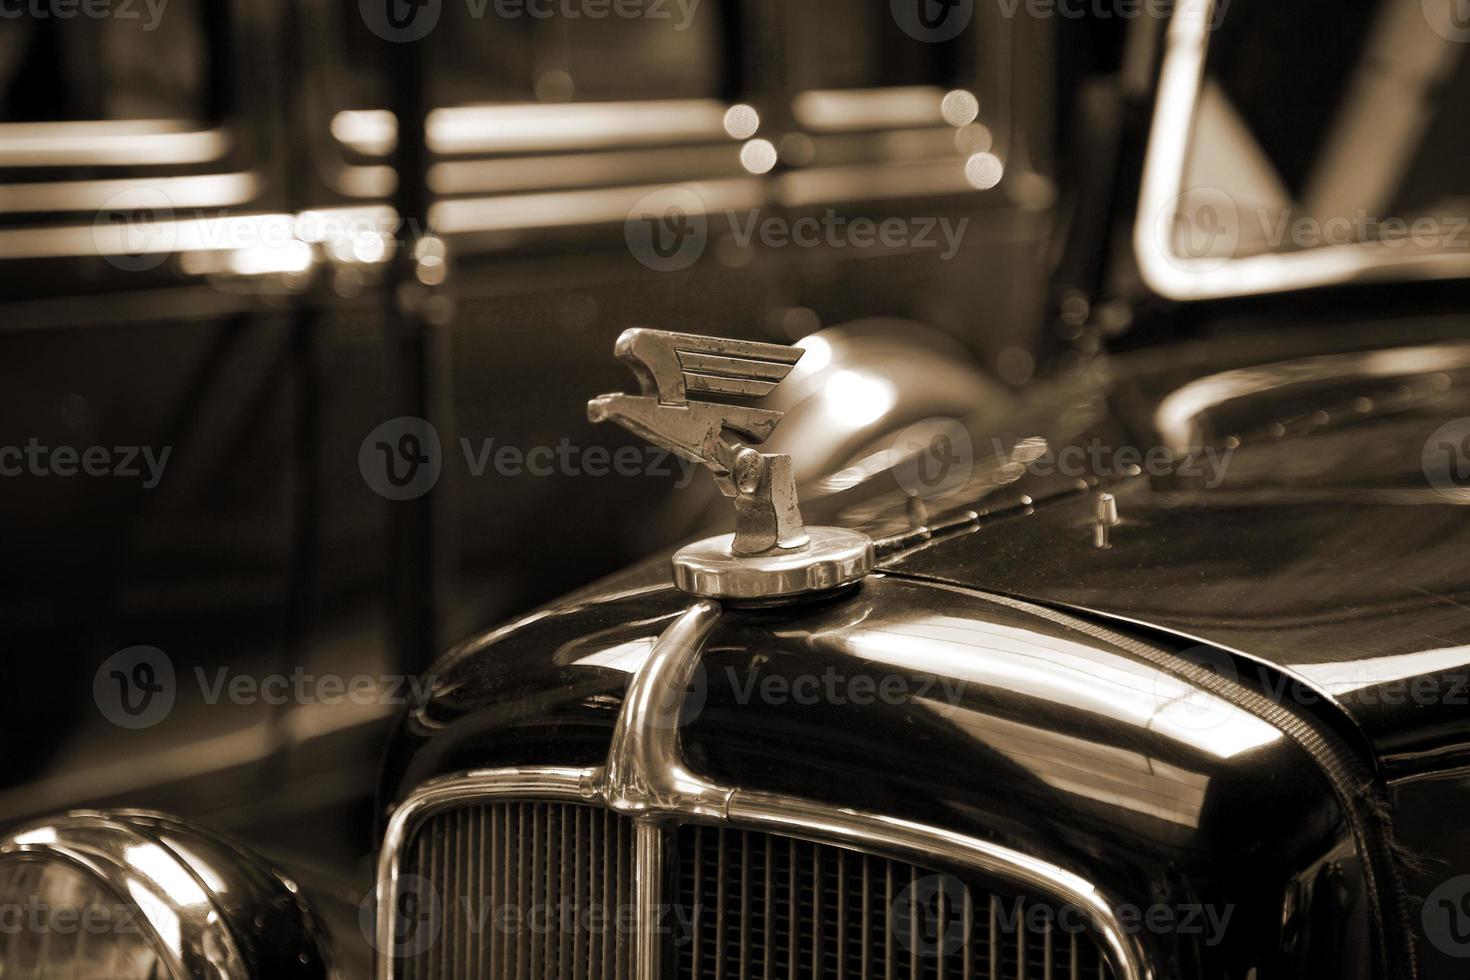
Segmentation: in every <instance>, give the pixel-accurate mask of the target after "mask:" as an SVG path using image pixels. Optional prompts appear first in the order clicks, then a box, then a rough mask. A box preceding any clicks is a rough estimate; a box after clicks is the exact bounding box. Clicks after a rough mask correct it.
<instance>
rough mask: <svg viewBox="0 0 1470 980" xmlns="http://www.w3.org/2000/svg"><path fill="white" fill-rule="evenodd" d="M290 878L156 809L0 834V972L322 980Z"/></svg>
mask: <svg viewBox="0 0 1470 980" xmlns="http://www.w3.org/2000/svg"><path fill="white" fill-rule="evenodd" d="M329 959H330V957H329V954H328V952H327V949H326V946H325V940H324V938H323V937H321V936H319V935H316V930H315V928H314V918H313V916H312V914H311V912H310V910H309V909H308V908H307V906H306V904H305V902H304V901H303V899H302V898H301V896H300V895H299V894H298V893H297V890H296V887H295V885H294V884H292V883H291V882H290V881H289V880H287V879H285V878H284V877H282V876H280V875H279V874H277V873H275V872H274V871H272V870H271V869H270V868H269V867H268V866H266V865H264V864H262V863H261V862H259V861H258V860H257V859H255V858H253V857H252V856H251V855H249V854H248V853H247V852H245V851H244V850H243V849H242V848H240V847H239V846H238V845H235V844H233V843H231V842H229V841H227V840H226V839H224V838H222V837H217V836H214V835H211V834H206V833H203V832H201V831H197V830H194V829H191V828H189V827H186V826H185V825H184V824H182V823H179V822H178V821H176V820H173V819H171V818H169V817H165V816H163V815H161V814H155V813H143V812H139V811H122V812H115V813H93V812H80V813H71V814H67V815H66V816H64V817H60V818H57V819H55V820H48V821H44V822H40V823H35V824H31V825H30V826H27V827H24V828H22V829H20V830H18V831H16V832H14V833H12V834H10V835H9V836H7V837H5V838H3V839H0V978H10V977H34V976H43V977H49V976H67V977H76V978H78V980H196V978H200V980H202V978H210V980H250V978H259V977H270V978H271V980H275V978H277V977H281V978H293V980H296V978H299V980H322V978H325V977H328V976H330V975H331V972H330V965H329Z"/></svg>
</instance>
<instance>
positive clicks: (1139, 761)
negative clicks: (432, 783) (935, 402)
mask: <svg viewBox="0 0 1470 980" xmlns="http://www.w3.org/2000/svg"><path fill="white" fill-rule="evenodd" d="M689 604H690V599H689V598H688V597H687V596H683V595H681V594H679V593H677V592H675V591H674V590H672V589H670V588H668V587H666V586H662V585H652V586H643V587H640V588H633V589H626V590H624V591H623V592H621V593H619V592H610V593H606V594H604V595H603V596H601V597H590V598H586V599H584V600H578V601H577V602H575V603H572V604H568V605H564V606H561V607H557V608H553V609H549V610H547V611H544V612H543V613H538V614H535V615H533V616H531V617H528V618H527V619H526V620H523V621H522V622H520V623H517V624H512V625H511V626H509V627H507V628H505V629H503V630H501V631H497V633H495V634H491V635H490V636H487V637H485V638H482V639H479V640H476V641H472V642H471V643H469V644H466V645H464V646H463V647H461V648H459V649H457V650H456V651H454V652H452V653H451V654H449V655H448V656H446V657H445V658H444V659H443V660H442V661H441V662H440V664H439V665H438V666H437V667H436V668H435V670H434V673H433V694H432V695H431V697H430V698H429V699H428V700H427V701H426V702H425V703H424V704H422V705H420V706H419V707H418V708H416V709H415V710H414V711H412V712H410V713H409V714H408V716H407V717H406V718H405V721H404V726H403V728H402V730H401V732H400V733H399V735H398V737H397V738H396V739H395V740H394V742H393V745H392V747H391V749H390V753H389V762H388V767H387V773H386V786H387V787H388V794H389V801H388V802H389V803H390V804H391V803H392V802H393V801H396V800H401V799H403V798H404V797H405V796H406V794H407V793H408V792H409V791H410V790H411V789H412V788H413V787H415V786H418V785H420V784H422V783H423V782H425V781H426V780H428V779H432V778H434V777H436V776H441V775H447V774H451V773H455V772H462V771H465V770H467V769H471V768H485V767H498V766H509V765H566V766H580V767H585V766H595V765H599V764H601V762H602V760H603V758H604V757H605V754H606V751H607V748H608V743H609V740H610V738H611V735H612V731H613V725H614V722H615V720H616V718H617V714H618V710H619V708H620V707H621V702H622V696H623V690H624V687H625V684H626V682H627V680H628V678H629V677H631V676H632V673H631V672H632V671H636V670H637V668H638V666H639V665H640V664H641V663H642V660H643V659H644V658H645V657H646V656H647V654H648V651H649V650H650V649H651V648H652V645H653V642H654V640H655V639H656V637H657V636H658V635H659V634H660V633H661V632H662V631H663V629H665V628H667V627H668V626H669V624H670V623H671V622H672V621H673V619H674V618H675V617H676V616H677V615H678V614H679V613H680V612H682V611H683V610H684V609H686V608H688V606H689ZM701 668H702V669H701V670H700V671H699V672H697V674H696V679H695V681H694V682H693V683H692V684H691V686H690V688H689V690H688V692H687V693H686V697H685V701H684V709H683V710H684V714H683V715H682V716H681V731H680V741H681V746H682V753H683V757H684V759H685V762H686V763H687V764H688V765H689V766H690V767H691V768H692V769H693V770H694V771H696V772H698V773H700V774H701V775H702V776H705V777H707V778H710V779H713V780H715V781H716V782H717V783H719V784H722V785H731V786H738V787H741V788H742V789H750V790H755V791H770V792H775V793H780V794H785V795H793V796H798V797H801V798H804V799H808V800H813V801H815V802H817V803H819V804H829V805H831V806H834V807H854V806H856V807H860V808H861V809H863V810H865V811H868V812H874V813H882V814H884V815H886V816H892V817H896V818H902V819H908V820H912V821H915V822H919V823H923V824H926V825H929V826H935V827H939V828H942V829H945V830H950V831H955V832H961V833H964V834H968V835H971V836H975V837H979V838H983V839H985V840H990V841H994V842H996V843H999V844H1002V845H1004V846H1007V847H1010V848H1013V849H1015V850H1019V851H1022V852H1023V853H1029V854H1035V855H1038V856H1043V857H1044V858H1045V859H1046V860H1048V861H1052V862H1055V863H1057V864H1060V865H1061V866H1062V867H1064V868H1066V869H1069V870H1072V871H1074V872H1076V873H1077V874H1080V875H1083V876H1084V877H1086V878H1087V879H1088V880H1090V881H1093V882H1094V883H1096V884H1097V885H1098V886H1099V888H1100V889H1101V890H1102V891H1103V893H1104V894H1106V895H1108V896H1109V897H1110V898H1111V899H1112V901H1114V902H1115V903H1116V904H1117V905H1118V906H1120V907H1126V908H1129V909H1137V910H1140V913H1141V912H1142V911H1143V910H1147V909H1149V908H1151V907H1155V906H1161V907H1165V908H1167V909H1169V910H1170V912H1168V913H1163V912H1160V913H1158V914H1159V915H1164V914H1169V915H1174V916H1176V917H1177V916H1183V915H1189V916H1191V924H1190V926H1189V927H1188V928H1184V927H1183V926H1182V923H1181V922H1180V921H1179V920H1178V919H1177V918H1176V919H1175V920H1174V921H1173V923H1172V925H1171V926H1170V927H1169V928H1167V929H1158V930H1150V929H1148V928H1146V927H1141V928H1140V932H1139V935H1138V939H1139V942H1140V944H1141V945H1142V946H1143V947H1144V948H1145V950H1146V952H1147V955H1148V957H1149V959H1150V961H1151V962H1153V963H1155V964H1157V965H1159V967H1160V968H1161V975H1200V976H1226V975H1231V976H1241V975H1246V973H1247V972H1248V971H1249V970H1251V969H1252V968H1254V969H1257V970H1258V971H1261V975H1263V976H1269V975H1295V976H1333V977H1354V976H1366V975H1368V971H1369V970H1370V969H1371V963H1372V962H1373V956H1371V955H1370V954H1369V952H1368V949H1367V944H1368V942H1369V937H1370V936H1371V935H1372V934H1373V930H1372V928H1371V927H1370V925H1369V923H1370V921H1371V918H1372V916H1373V912H1372V903H1371V901H1370V899H1369V897H1368V891H1367V886H1366V884H1365V879H1364V874H1363V866H1362V863H1361V861H1360V858H1359V852H1358V849H1357V846H1356V843H1355V841H1354V838H1353V836H1352V833H1351V830H1350V826H1349V823H1348V820H1347V817H1346V812H1345V809H1344V804H1343V802H1342V800H1341V799H1340V798H1339V796H1338V795H1337V794H1336V793H1335V792H1334V789H1333V786H1332V784H1331V782H1330V781H1329V780H1328V779H1327V777H1326V776H1325V775H1324V773H1323V771H1322V769H1321V768H1320V767H1319V764H1318V762H1317V760H1316V759H1314V757H1313V756H1312V755H1311V754H1309V753H1308V752H1307V751H1305V750H1304V749H1303V748H1302V747H1301V746H1300V745H1299V744H1297V743H1296V742H1294V741H1293V740H1292V739H1291V738H1289V737H1288V736H1287V735H1286V734H1285V733H1284V732H1283V731H1282V730H1281V729H1279V728H1278V727H1276V726H1274V725H1273V724H1272V723H1270V722H1268V721H1266V720H1264V719H1262V718H1260V717H1257V716H1255V715H1253V714H1250V713H1249V712H1247V711H1245V710H1243V709H1241V708H1239V707H1238V706H1236V705H1233V704H1231V703H1229V702H1228V701H1226V700H1224V699H1222V698H1220V697H1218V696H1216V695H1214V694H1211V693H1209V692H1207V691H1203V690H1200V689H1198V688H1196V687H1195V686H1194V685H1192V684H1190V683H1189V682H1188V681H1187V680H1186V679H1184V678H1183V677H1182V676H1181V675H1178V674H1176V673H1174V672H1173V671H1172V670H1171V669H1169V668H1168V667H1165V666H1160V665H1159V664H1157V663H1153V662H1150V661H1149V660H1147V659H1145V658H1143V657H1141V656H1140V655H1139V654H1138V653H1137V652H1136V651H1133V650H1130V649H1128V648H1127V647H1126V646H1124V645H1120V644H1119V643H1117V642H1113V641H1110V640H1109V639H1107V638H1106V636H1105V635H1102V634H1093V633H1089V632H1086V631H1084V630H1082V629H1080V628H1078V627H1077V626H1074V625H1069V624H1068V623H1066V622H1062V621H1058V620H1057V619H1056V618H1055V617H1048V616H1047V615H1044V610H1040V609H1038V608H1036V607H1022V606H1019V605H1017V604H1010V605H1007V604H1005V603H1002V602H997V601H993V600H991V599H988V598H986V597H984V596H980V595H978V594H976V593H974V592H972V591H970V590H967V589H963V588H954V587H949V586H943V585H937V584H933V583H924V582H914V581H909V580H906V579H903V578H899V577H891V576H886V575H883V574H877V575H874V576H872V577H870V578H869V579H868V580H867V581H866V582H865V583H863V584H862V586H860V587H859V588H858V589H856V590H854V591H852V592H849V593H847V594H845V595H843V596H840V597H838V598H834V599H832V600H830V601H827V602H820V603H811V604H806V605H801V606H796V607H790V608H785V609H770V610H738V609H726V610H724V611H723V612H722V613H721V616H720V620H719V622H718V623H717V624H716V626H715V627H714V629H713V631H712V632H711V633H710V635H709V637H708V639H707V641H706V643H705V645H704V648H703V653H702V656H701ZM834 691H835V692H837V693H836V695H835V696H834V694H833V692H834ZM1283 828H1290V831H1289V832H1283ZM1242 855H1245V856H1247V858H1248V859H1247V860H1244V861H1243V860H1242ZM1211 916H1213V919H1212V918H1211ZM1211 923H1213V925H1211Z"/></svg>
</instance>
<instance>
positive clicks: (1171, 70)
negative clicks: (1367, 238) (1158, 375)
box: [1133, 0, 1470, 301]
mask: <svg viewBox="0 0 1470 980" xmlns="http://www.w3.org/2000/svg"><path fill="white" fill-rule="evenodd" d="M1214 13H1215V0H1180V2H1179V4H1178V6H1177V7H1176V9H1175V13H1174V17H1173V19H1172V20H1171V21H1170V22H1169V30H1168V35H1167V39H1166V41H1165V46H1166V47H1165V53H1164V60H1163V65H1162V68H1161V69H1160V74H1159V84H1158V98H1157V101H1156V103H1155V106H1154V118H1153V123H1152V126H1151V127H1150V130H1149V137H1148V149H1147V152H1146V155H1145V157H1144V167H1143V186H1142V189H1141V191H1140V193H1139V197H1138V214H1137V216H1136V218H1135V222H1134V227H1133V250H1134V254H1135V256H1136V257H1137V260H1138V267H1139V272H1140V274H1141V275H1142V277H1143V281H1144V283H1145V284H1146V285H1148V287H1149V288H1150V289H1152V290H1153V291H1154V292H1156V293H1158V294H1159V295H1161V296H1163V297H1165V298H1167V299H1172V300H1179V301H1192V300H1202V299H1219V298H1223V297H1229V296H1250V295H1257V294H1262V293H1277V292H1285V291H1288V290H1293V289H1309V288H1313V287H1320V286H1335V285H1342V284H1345V283H1349V282H1363V281H1383V280H1404V279H1455V278H1461V277H1465V276H1470V254H1467V253H1466V252H1465V251H1464V250H1460V251H1457V252H1435V251H1431V250H1428V249H1423V248H1419V249H1417V250H1416V249H1415V248H1413V247H1411V243H1405V244H1404V245H1403V246H1402V247H1399V248H1392V249H1388V248H1383V247H1381V246H1377V245H1374V244H1372V243H1357V244H1347V245H1331V246H1324V247H1319V248H1309V249H1305V250H1303V251H1300V252H1292V253H1289V254H1281V255H1272V254H1263V255H1250V256H1246V257H1243V258H1231V259H1227V260H1225V261H1224V262H1223V264H1222V263H1221V260H1220V259H1218V258H1213V259H1210V258H1207V259H1193V258H1187V257H1183V256H1179V255H1176V254H1174V253H1173V252H1172V251H1171V250H1169V249H1168V246H1167V243H1165V242H1164V241H1162V240H1161V238H1160V236H1159V235H1158V233H1157V232H1158V228H1159V223H1160V222H1161V221H1170V220H1171V219H1172V215H1173V213H1174V204H1175V199H1176V198H1177V197H1178V196H1179V195H1180V194H1181V193H1183V191H1184V174H1185V168H1186V165H1187V163H1188V159H1189V148H1190V139H1191V136H1192V134H1193V131H1194V126H1193V122H1194V110H1195V106H1196V104H1197V102H1198V99H1199V94H1200V90H1201V87H1202V85H1203V81H1204V69H1205V56H1206V52H1207V50H1208V47H1209V34H1210V23H1211V19H1212V18H1213V17H1214Z"/></svg>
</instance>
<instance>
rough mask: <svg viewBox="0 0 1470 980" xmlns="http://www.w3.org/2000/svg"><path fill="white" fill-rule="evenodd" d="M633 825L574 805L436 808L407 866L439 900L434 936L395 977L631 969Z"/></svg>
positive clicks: (570, 974)
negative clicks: (628, 912)
mask: <svg viewBox="0 0 1470 980" xmlns="http://www.w3.org/2000/svg"><path fill="white" fill-rule="evenodd" d="M633 830H634V827H633V821H632V820H630V819H628V818H626V817H620V816H618V815H616V814H614V813H613V812H612V811H610V810H605V809H601V808H598V807H591V806H584V805H579V804H571V803H493V804H483V805H471V806H464V807H458V808H455V809H453V810H449V811H446V812H444V813H441V814H439V815H437V816H435V817H433V818H432V819H430V820H429V822H428V823H426V824H425V825H424V826H423V828H421V829H420V830H419V832H418V833H417V834H415V835H414V839H413V841H412V842H411V844H410V847H409V849H408V852H407V853H406V854H405V858H406V860H405V862H404V865H403V869H402V871H403V873H407V874H413V875H418V876H419V877H420V878H423V879H425V880H426V882H427V884H428V885H429V886H430V887H431V888H432V890H433V895H434V896H435V897H436V898H437V899H438V903H439V904H438V909H439V914H438V915H437V920H438V921H437V923H435V924H434V926H435V927H436V928H437V939H435V940H434V941H433V942H431V943H429V944H428V946H427V948H426V949H423V950H422V951H419V952H417V953H416V955H413V956H408V957H404V958H403V959H401V960H400V961H399V965H398V972H397V974H396V975H397V976H400V977H402V978H403V980H481V978H484V980H491V978H494V980H502V978H504V980H572V978H576V977H587V978H595V980H626V978H629V977H631V976H632V975H633V931H632V929H631V928H629V927H628V926H627V922H628V919H627V917H626V910H630V909H631V908H632V907H633ZM419 899H420V901H422V899H423V896H422V895H420V896H419ZM617 910H625V915H624V918H623V919H622V920H619V919H617V918H616V914H617ZM604 913H605V914H604ZM568 914H570V915H572V916H574V918H573V919H572V920H571V921H570V923H568V921H567V920H566V919H565V916H567V915H568ZM420 945H422V944H420Z"/></svg>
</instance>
